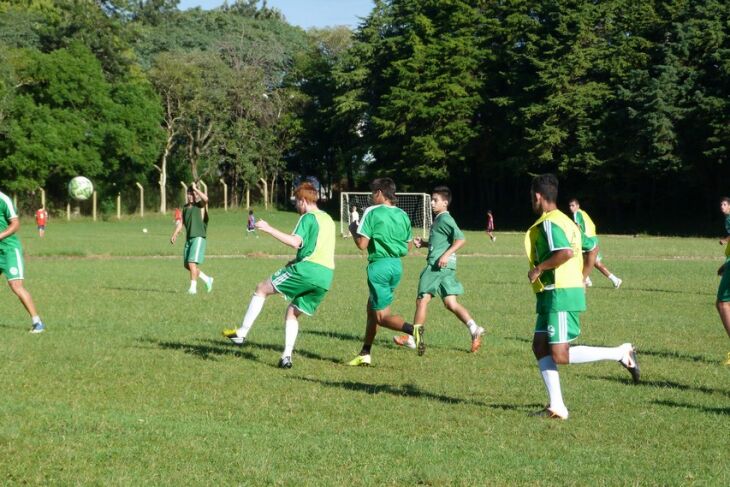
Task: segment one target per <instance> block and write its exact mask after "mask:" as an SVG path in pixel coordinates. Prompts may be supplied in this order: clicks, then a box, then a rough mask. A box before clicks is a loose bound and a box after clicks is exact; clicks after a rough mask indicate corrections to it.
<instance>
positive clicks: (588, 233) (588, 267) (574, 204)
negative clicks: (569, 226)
mask: <svg viewBox="0 0 730 487" xmlns="http://www.w3.org/2000/svg"><path fill="white" fill-rule="evenodd" d="M568 207H569V208H570V211H571V212H572V213H573V220H574V221H575V223H576V224H577V225H578V226H579V227H580V231H581V233H582V234H583V235H584V236H585V238H588V239H589V240H592V244H593V245H590V244H589V245H587V247H588V248H592V250H590V251H586V250H585V246H584V253H583V277H584V281H585V283H586V286H588V287H591V286H592V285H593V282H591V278H590V274H591V271H592V270H593V267H594V266H595V267H596V269H598V270H599V271H601V274H603V275H604V276H606V277H607V278H608V279H609V280H610V281H611V282H612V283H613V287H615V288H616V289H618V288H620V287H621V283H622V282H623V281H622V280H621V279H619V278H618V277H616V276H614V275H613V273H612V272H611V271H609V270H608V267H606V266H605V265H604V264H603V256H602V255H601V252H600V249H599V247H598V235H596V225H595V224H594V223H593V220H591V217H590V216H588V213H586V212H585V210H581V209H580V203H579V202H578V200H577V199H575V198H573V199H571V200H570V201H569V202H568Z"/></svg>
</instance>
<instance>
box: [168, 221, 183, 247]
mask: <svg viewBox="0 0 730 487" xmlns="http://www.w3.org/2000/svg"><path fill="white" fill-rule="evenodd" d="M182 227H183V224H182V220H177V221H176V222H175V230H173V231H172V235H171V236H170V243H171V244H174V243H175V240H177V236H178V235H179V234H180V231H181V230H182Z"/></svg>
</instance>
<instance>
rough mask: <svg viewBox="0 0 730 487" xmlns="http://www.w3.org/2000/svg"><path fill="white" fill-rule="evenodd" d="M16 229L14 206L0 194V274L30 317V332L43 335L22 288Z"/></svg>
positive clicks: (16, 214)
mask: <svg viewBox="0 0 730 487" xmlns="http://www.w3.org/2000/svg"><path fill="white" fill-rule="evenodd" d="M18 229H20V220H19V219H18V212H17V210H16V209H15V205H13V201H12V200H11V199H10V198H8V196H7V195H6V194H5V193H2V192H0V274H5V277H6V278H7V280H8V285H9V286H10V289H11V290H12V291H13V292H14V293H15V295H16V296H18V299H20V302H21V303H23V306H24V307H25V310H26V311H27V312H28V314H29V315H30V318H31V326H30V332H31V333H43V331H44V330H45V326H44V325H43V322H42V321H41V318H40V317H39V316H38V312H37V311H36V308H35V304H33V297H32V296H31V295H30V293H29V292H28V291H27V290H26V289H25V286H23V280H24V279H25V262H24V261H23V247H22V246H21V245H20V239H19V238H18V235H17V232H18Z"/></svg>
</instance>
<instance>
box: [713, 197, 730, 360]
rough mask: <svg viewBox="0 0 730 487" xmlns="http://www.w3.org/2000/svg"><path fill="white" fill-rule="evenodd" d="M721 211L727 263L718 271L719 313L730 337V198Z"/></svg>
mask: <svg viewBox="0 0 730 487" xmlns="http://www.w3.org/2000/svg"><path fill="white" fill-rule="evenodd" d="M720 211H722V214H723V215H725V232H726V235H725V236H724V237H723V238H721V239H720V245H725V263H724V264H723V265H721V266H720V268H719V269H718V270H717V275H719V276H722V279H720V286H719V287H718V288H717V302H716V303H715V306H716V307H717V312H718V313H719V314H720V319H721V320H722V324H723V326H724V327H725V331H726V332H727V334H728V336H729V337H730V198H729V197H727V196H726V197H724V198H722V200H721V201H720ZM725 365H730V352H728V354H727V360H726V361H725Z"/></svg>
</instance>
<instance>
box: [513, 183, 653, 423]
mask: <svg viewBox="0 0 730 487" xmlns="http://www.w3.org/2000/svg"><path fill="white" fill-rule="evenodd" d="M530 194H531V198H532V209H533V211H534V212H535V213H537V214H538V215H541V216H540V218H538V219H537V221H536V222H535V223H534V224H533V225H532V227H530V229H529V230H528V231H527V234H526V235H525V251H526V252H527V257H528V259H529V261H530V270H529V272H528V273H527V278H528V279H529V281H530V283H531V284H532V289H533V291H534V292H535V295H536V298H537V307H536V310H537V322H536V324H535V334H534V337H533V341H532V350H533V352H534V354H535V358H536V359H537V364H538V367H539V368H540V374H541V375H542V379H543V381H544V382H545V387H546V389H547V393H548V397H549V399H550V404H549V405H548V406H547V407H546V408H545V409H543V410H542V411H540V412H538V413H536V415H539V416H544V417H548V418H556V419H568V408H567V407H566V406H565V403H564V402H563V395H562V392H561V390H560V376H559V375H558V367H557V364H561V365H562V364H582V363H587V362H596V361H599V360H616V361H618V362H619V363H620V364H621V365H623V366H624V367H625V368H626V369H628V371H629V372H630V373H631V377H632V379H633V380H634V383H636V382H638V381H639V364H638V362H637V361H636V351H635V350H634V347H633V346H632V345H631V344H630V343H624V344H623V345H620V346H618V347H612V348H605V347H587V346H576V347H571V346H570V342H572V341H573V340H575V339H576V338H578V336H579V335H580V320H579V316H580V313H581V312H582V311H585V309H586V298H585V288H584V286H583V274H582V269H583V260H582V258H581V233H580V229H579V228H578V227H577V226H576V225H575V224H574V223H573V221H572V220H571V219H570V218H568V217H567V216H566V215H565V214H564V213H562V212H561V211H560V210H558V209H557V203H556V202H557V199H558V180H557V178H556V177H555V176H553V175H552V174H543V175H541V176H537V177H535V179H533V181H532V186H531V189H530Z"/></svg>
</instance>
